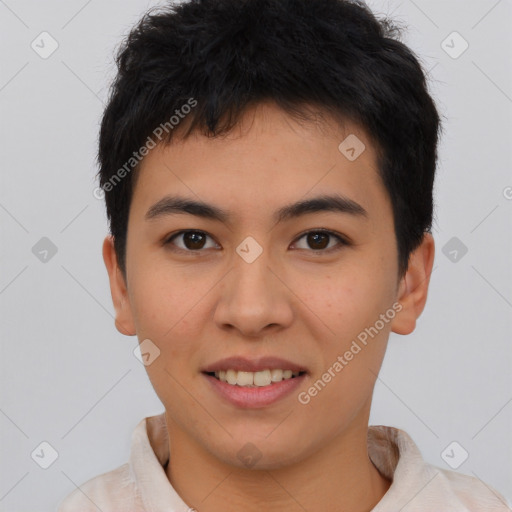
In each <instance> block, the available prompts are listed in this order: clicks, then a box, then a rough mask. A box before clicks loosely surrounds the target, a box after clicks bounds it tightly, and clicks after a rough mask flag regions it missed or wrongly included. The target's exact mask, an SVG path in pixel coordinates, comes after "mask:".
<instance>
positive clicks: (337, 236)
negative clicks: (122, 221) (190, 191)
mask: <svg viewBox="0 0 512 512" xmlns="http://www.w3.org/2000/svg"><path fill="white" fill-rule="evenodd" d="M186 233H200V234H202V235H206V236H207V237H210V238H211V239H212V240H213V237H212V236H211V235H209V234H208V233H206V232H205V231H200V230H198V229H186V230H183V231H178V232H177V233H173V234H172V235H170V236H168V237H167V238H166V239H165V240H164V242H163V245H164V246H170V245H173V243H172V242H173V240H174V239H175V238H178V237H179V236H181V235H184V234H186ZM311 233H315V234H323V235H328V236H330V237H332V238H335V239H336V240H338V242H339V244H338V246H335V247H331V248H330V249H317V250H315V249H309V250H308V249H299V250H308V251H309V252H312V253H317V254H319V255H321V254H322V253H323V254H326V253H327V254H330V253H332V252H336V251H339V250H341V249H342V248H343V247H344V246H349V245H351V242H349V240H348V239H347V238H346V237H344V236H342V235H340V234H338V233H335V232H333V231H328V230H326V229H312V230H309V231H306V232H305V233H302V234H301V235H299V236H298V237H297V238H296V239H295V242H294V243H297V242H298V241H299V240H301V239H302V238H304V237H305V236H307V235H309V234H311ZM329 242H330V240H329ZM171 250H172V251H174V252H179V253H185V254H191V253H201V252H204V251H205V250H204V249H197V250H192V249H182V248H181V247H176V246H174V248H172V249H171Z"/></svg>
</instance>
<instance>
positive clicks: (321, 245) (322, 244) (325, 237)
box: [298, 231, 348, 252]
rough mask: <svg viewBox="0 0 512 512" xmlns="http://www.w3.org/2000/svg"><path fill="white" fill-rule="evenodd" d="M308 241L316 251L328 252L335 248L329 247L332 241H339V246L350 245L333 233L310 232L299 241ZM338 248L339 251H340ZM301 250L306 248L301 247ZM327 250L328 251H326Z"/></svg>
mask: <svg viewBox="0 0 512 512" xmlns="http://www.w3.org/2000/svg"><path fill="white" fill-rule="evenodd" d="M303 238H305V239H306V243H307V244H308V245H309V246H310V248H312V249H313V250H314V251H322V250H323V251H324V252H328V251H330V250H331V249H333V248H335V247H336V246H334V247H328V246H329V244H330V242H331V241H332V239H336V240H337V241H338V246H343V245H348V242H347V241H346V240H344V239H343V238H342V237H341V236H339V235H336V234H335V233H332V232H331V231H308V232H307V233H304V234H303V235H302V236H301V237H300V238H298V240H302V239H303ZM339 248H340V247H338V248H337V249H339ZM299 249H304V247H299ZM306 249H307V247H306ZM326 249H327V250H326Z"/></svg>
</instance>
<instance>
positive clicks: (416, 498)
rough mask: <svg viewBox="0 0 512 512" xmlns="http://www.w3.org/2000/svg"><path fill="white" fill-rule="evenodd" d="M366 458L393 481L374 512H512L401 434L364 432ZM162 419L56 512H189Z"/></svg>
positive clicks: (144, 427)
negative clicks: (175, 482) (173, 477)
mask: <svg viewBox="0 0 512 512" xmlns="http://www.w3.org/2000/svg"><path fill="white" fill-rule="evenodd" d="M368 455H369V457H370V459H371V461H372V462H373V464H374V465H375V466H376V467H377V469H378V470H379V471H380V473H381V474H382V475H384V476H385V477H386V478H388V479H389V480H390V481H392V484H391V486H390V487H389V489H388V491H387V492H386V494H385V495H384V496H383V497H382V499H381V500H380V501H379V503H378V504H377V505H376V506H375V507H374V508H373V509H372V512H398V511H401V512H420V511H421V512H505V511H506V512H510V511H511V509H510V507H509V506H508V505H507V502H506V500H505V498H504V497H503V496H501V495H500V494H499V493H498V492H497V491H496V490H494V489H493V488H492V487H490V486H489V485H487V484H484V483H483V482H481V481H480V480H479V479H477V478H474V477H471V476H466V475H463V474H460V473H456V472H454V471H450V470H447V469H441V468H438V467H436V466H433V465H431V464H428V463H426V462H425V461H424V460H423V458H422V456H421V453H420V451H419V449H418V447H417V446H416V444H415V443H414V442H413V440H412V439H411V438H410V436H409V435H408V434H407V433H406V432H404V431H403V430H399V429H397V428H394V427H387V426H369V427H368ZM168 460H169V442H168V437H167V428H166V424H165V414H164V413H162V414H159V415H157V416H150V417H148V418H144V419H143V420H142V421H141V422H140V423H139V424H138V425H137V427H136V428H135V430H134V432H133V434H132V438H131V451H130V458H129V461H128V462H127V463H126V464H123V465H122V466H120V467H118V468H117V469H114V470H113V471H110V472H107V473H104V474H101V475H98V476H96V477H94V478H92V479H90V480H88V481H87V482H85V483H84V484H83V485H81V486H80V487H79V488H77V489H75V490H74V491H73V492H71V494H69V495H68V496H66V497H65V498H64V499H63V500H62V501H61V502H60V504H59V508H58V512H99V511H101V512H190V511H191V510H193V509H192V508H191V507H189V506H187V504H186V503H185V502H184V501H183V500H182V498H181V497H180V496H179V495H178V493H177V492H176V491H175V490H174V488H173V487H172V485H171V484H170V482H169V480H168V478H167V475H166V473H165V469H164V468H165V466H166V464H167V462H168Z"/></svg>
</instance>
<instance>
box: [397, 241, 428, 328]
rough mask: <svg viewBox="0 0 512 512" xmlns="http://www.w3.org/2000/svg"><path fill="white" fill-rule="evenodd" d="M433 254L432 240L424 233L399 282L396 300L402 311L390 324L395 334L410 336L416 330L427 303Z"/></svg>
mask: <svg viewBox="0 0 512 512" xmlns="http://www.w3.org/2000/svg"><path fill="white" fill-rule="evenodd" d="M434 253H435V244H434V238H433V237H432V235H431V234H430V233H425V234H424V236H423V241H422V243H421V244H420V245H419V246H418V247H417V248H416V249H415V250H414V251H413V252H412V253H411V255H410V257H409V266H408V268H407V272H406V273H405V275H404V277H403V278H402V280H401V282H400V286H399V290H398V296H397V300H398V302H400V304H401V306H402V309H401V310H400V311H399V312H398V313H397V315H396V316H395V318H394V319H393V322H392V323H391V330H392V331H393V332H395V333H397V334H410V333H411V332H413V331H414V329H415V328H416V320H417V319H418V317H419V316H420V315H421V313H422V312H423V309H424V308H425V304H426V302H427V294H428V286H429V284H430V275H431V273H432V266H433V264H434Z"/></svg>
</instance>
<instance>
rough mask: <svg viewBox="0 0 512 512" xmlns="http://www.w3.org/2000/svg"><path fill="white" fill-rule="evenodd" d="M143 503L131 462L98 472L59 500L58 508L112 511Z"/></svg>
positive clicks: (82, 511) (63, 510) (62, 511)
mask: <svg viewBox="0 0 512 512" xmlns="http://www.w3.org/2000/svg"><path fill="white" fill-rule="evenodd" d="M135 507H140V509H142V506H141V504H140V498H139V493H138V489H137V486H136V484H135V481H134V480H133V478H132V477H131V475H130V467H129V465H128V463H126V464H123V465H122V466H120V467H118V468H116V469H114V470H112V471H109V472H107V473H103V474H101V475H98V476H95V477H93V478H91V479H90V480H88V481H86V482H85V483H83V484H81V485H80V486H79V487H77V488H76V489H75V490H73V491H72V492H71V493H70V494H68V495H67V496H66V497H65V498H64V499H63V500H61V501H60V503H59V505H58V508H57V512H97V511H98V510H102V512H113V511H119V510H135Z"/></svg>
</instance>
